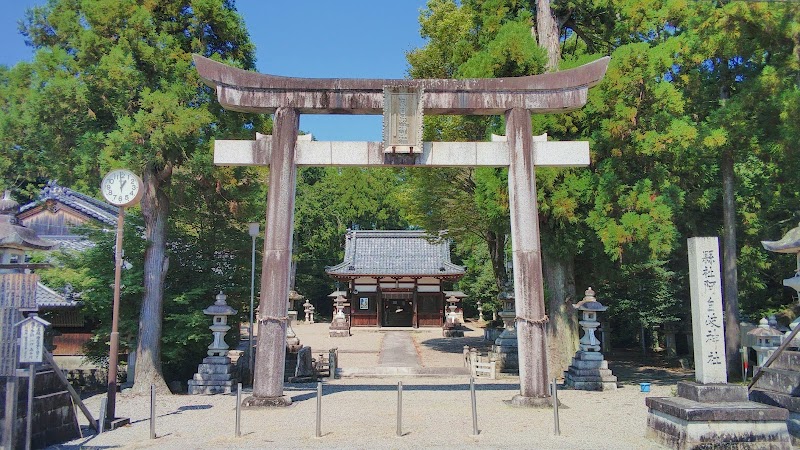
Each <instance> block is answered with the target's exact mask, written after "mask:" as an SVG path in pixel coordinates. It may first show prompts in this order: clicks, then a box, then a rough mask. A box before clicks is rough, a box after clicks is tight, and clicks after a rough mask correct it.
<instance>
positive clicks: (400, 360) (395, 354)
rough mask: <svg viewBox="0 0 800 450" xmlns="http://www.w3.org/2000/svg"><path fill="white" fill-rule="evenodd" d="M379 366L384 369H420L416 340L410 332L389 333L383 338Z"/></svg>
mask: <svg viewBox="0 0 800 450" xmlns="http://www.w3.org/2000/svg"><path fill="white" fill-rule="evenodd" d="M378 365H379V366H383V367H420V366H421V364H420V358H419V354H418V353H417V349H416V347H415V346H414V339H413V338H412V337H411V333H410V332H408V331H389V332H387V333H386V334H385V335H384V336H383V342H382V343H381V352H380V354H379V356H378Z"/></svg>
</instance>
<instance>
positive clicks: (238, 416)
mask: <svg viewBox="0 0 800 450" xmlns="http://www.w3.org/2000/svg"><path fill="white" fill-rule="evenodd" d="M236 437H242V383H239V384H238V385H237V386H236Z"/></svg>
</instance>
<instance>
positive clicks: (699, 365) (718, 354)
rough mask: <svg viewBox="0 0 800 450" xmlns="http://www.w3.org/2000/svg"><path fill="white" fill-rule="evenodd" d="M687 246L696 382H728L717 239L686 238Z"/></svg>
mask: <svg viewBox="0 0 800 450" xmlns="http://www.w3.org/2000/svg"><path fill="white" fill-rule="evenodd" d="M688 243H689V286H690V288H691V291H692V336H693V338H694V365H695V380H697V382H698V383H703V384H708V383H727V382H728V374H727V370H726V366H725V332H724V329H723V326H722V323H723V317H724V316H723V314H722V283H721V278H720V269H719V267H720V265H719V262H720V259H719V238H716V237H696V238H689V241H688Z"/></svg>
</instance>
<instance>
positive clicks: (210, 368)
mask: <svg viewBox="0 0 800 450" xmlns="http://www.w3.org/2000/svg"><path fill="white" fill-rule="evenodd" d="M231 372H233V366H232V365H231V364H198V365H197V373H231Z"/></svg>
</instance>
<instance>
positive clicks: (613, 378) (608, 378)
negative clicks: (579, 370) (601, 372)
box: [564, 373, 617, 384]
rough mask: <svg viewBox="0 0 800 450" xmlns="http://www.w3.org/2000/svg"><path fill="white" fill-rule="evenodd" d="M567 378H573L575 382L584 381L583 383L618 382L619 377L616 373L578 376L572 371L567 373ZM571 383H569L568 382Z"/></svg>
mask: <svg viewBox="0 0 800 450" xmlns="http://www.w3.org/2000/svg"><path fill="white" fill-rule="evenodd" d="M564 378H565V379H568V380H571V381H573V382H582V383H589V382H592V383H594V382H602V383H616V382H617V377H616V376H615V375H608V376H591V375H590V376H578V375H573V374H571V373H567V374H566V376H565V377H564ZM568 384H569V383H568Z"/></svg>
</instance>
